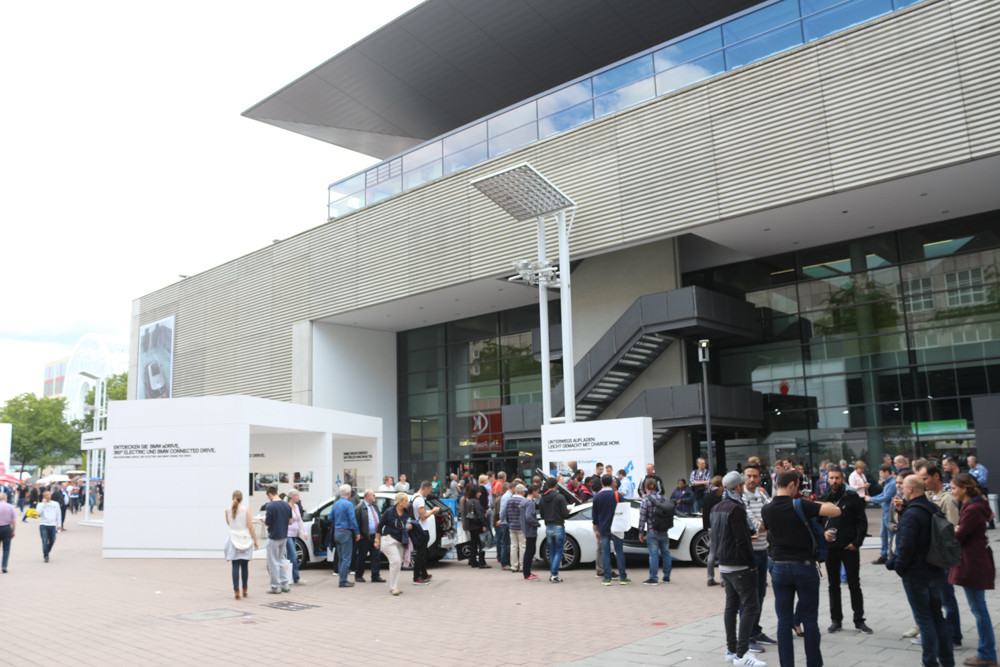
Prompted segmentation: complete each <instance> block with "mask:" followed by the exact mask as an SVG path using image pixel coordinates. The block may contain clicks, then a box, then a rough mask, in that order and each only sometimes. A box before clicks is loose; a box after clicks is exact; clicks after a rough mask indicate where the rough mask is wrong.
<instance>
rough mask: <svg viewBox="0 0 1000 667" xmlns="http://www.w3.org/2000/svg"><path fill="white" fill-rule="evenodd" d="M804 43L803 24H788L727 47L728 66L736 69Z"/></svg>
mask: <svg viewBox="0 0 1000 667" xmlns="http://www.w3.org/2000/svg"><path fill="white" fill-rule="evenodd" d="M801 44H802V26H800V25H799V24H798V23H793V24H791V25H787V26H785V27H784V28H778V29H777V30H772V31H771V32H768V33H765V34H763V35H761V36H760V37H755V38H753V39H748V40H747V41H745V42H740V43H739V44H736V45H735V46H730V47H728V48H727V49H726V68H727V69H731V70H732V69H736V68H737V67H743V66H744V65H748V64H750V63H755V62H757V61H758V60H763V59H765V58H768V57H770V56H773V55H775V54H776V53H781V52H782V51H787V50H788V49H794V48H795V47H796V46H799V45H801Z"/></svg>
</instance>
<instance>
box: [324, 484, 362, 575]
mask: <svg viewBox="0 0 1000 667" xmlns="http://www.w3.org/2000/svg"><path fill="white" fill-rule="evenodd" d="M350 495H351V485H350V484H341V485H340V498H338V499H337V502H335V503H334V504H333V509H331V510H330V517H329V518H330V526H331V527H332V528H333V542H334V544H335V545H336V546H337V574H339V575H340V588H350V587H352V586H354V582H353V581H348V580H347V573H348V572H350V571H351V556H352V555H353V554H354V543H355V542H357V541H358V540H360V539H361V532H360V530H359V529H358V519H357V517H355V516H354V505H353V504H352V503H351V501H350V500H349V498H350Z"/></svg>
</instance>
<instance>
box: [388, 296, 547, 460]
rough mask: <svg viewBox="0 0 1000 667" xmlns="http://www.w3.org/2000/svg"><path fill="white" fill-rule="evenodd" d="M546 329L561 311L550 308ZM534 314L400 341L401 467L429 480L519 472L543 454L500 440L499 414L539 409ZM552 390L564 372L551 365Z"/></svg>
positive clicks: (473, 321)
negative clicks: (510, 408) (511, 408)
mask: <svg viewBox="0 0 1000 667" xmlns="http://www.w3.org/2000/svg"><path fill="white" fill-rule="evenodd" d="M549 318H550V322H551V323H552V324H557V323H558V322H559V321H560V320H559V303H558V302H555V304H554V305H552V304H550V312H549ZM538 321H539V318H538V307H537V306H530V307H524V308H516V309H513V310H508V311H503V312H499V313H490V314H488V315H481V316H478V317H471V318H467V319H463V320H456V321H454V322H448V323H445V324H438V325H434V326H430V327H424V328H421V329H413V330H410V331H405V332H402V333H400V334H399V335H398V336H397V345H398V357H397V364H398V369H399V382H398V391H399V467H400V471H401V472H406V473H407V474H408V475H410V477H411V479H415V480H416V479H430V478H431V476H432V475H438V476H440V477H441V478H442V479H443V476H444V475H445V473H451V472H457V471H458V470H459V469H464V468H466V467H468V468H469V469H471V470H472V471H473V472H476V473H479V472H485V471H486V469H487V468H491V469H493V470H509V471H510V472H513V471H514V470H516V469H517V461H518V459H519V458H524V457H532V456H537V455H539V454H540V453H541V442H540V441H539V440H532V441H523V440H505V439H504V437H503V424H502V420H501V415H500V407H501V406H503V405H511V404H517V403H540V402H541V400H542V367H541V363H539V362H538V361H536V360H535V358H534V356H533V354H532V350H531V330H532V329H537V328H538ZM552 377H553V383H556V382H558V380H559V379H560V378H561V377H562V366H561V365H560V364H559V363H553V364H552Z"/></svg>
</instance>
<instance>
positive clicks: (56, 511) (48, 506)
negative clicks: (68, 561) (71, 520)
mask: <svg viewBox="0 0 1000 667" xmlns="http://www.w3.org/2000/svg"><path fill="white" fill-rule="evenodd" d="M35 511H36V512H38V532H39V533H41V535H42V556H44V557H45V562H46V563H48V562H49V552H51V551H52V546H53V545H54V544H55V543H56V528H58V527H59V525H60V524H61V523H62V507H61V506H60V505H59V503H57V502H55V501H53V500H52V492H51V491H43V492H42V502H40V503H38V507H36V508H35Z"/></svg>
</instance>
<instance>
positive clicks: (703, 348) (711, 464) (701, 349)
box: [698, 339, 715, 479]
mask: <svg viewBox="0 0 1000 667" xmlns="http://www.w3.org/2000/svg"><path fill="white" fill-rule="evenodd" d="M698 361H700V362H701V387H702V391H703V392H704V396H705V401H704V402H705V439H706V440H707V441H708V478H709V479H712V477H713V476H714V475H715V472H714V471H715V457H714V456H713V455H712V416H711V410H709V404H708V340H706V339H702V340H700V341H698Z"/></svg>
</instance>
